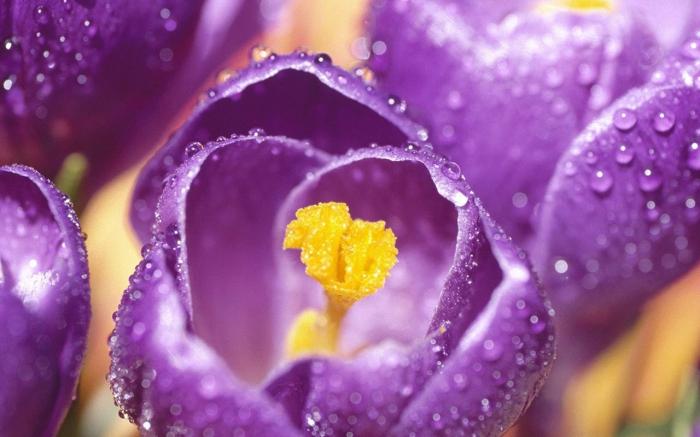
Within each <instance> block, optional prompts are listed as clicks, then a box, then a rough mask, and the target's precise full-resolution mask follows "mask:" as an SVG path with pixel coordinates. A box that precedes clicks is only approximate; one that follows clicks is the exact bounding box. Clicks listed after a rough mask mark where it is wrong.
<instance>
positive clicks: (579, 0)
mask: <svg viewBox="0 0 700 437" xmlns="http://www.w3.org/2000/svg"><path fill="white" fill-rule="evenodd" d="M563 3H564V7H567V8H569V9H581V10H587V9H612V5H611V4H610V1H609V0H563Z"/></svg>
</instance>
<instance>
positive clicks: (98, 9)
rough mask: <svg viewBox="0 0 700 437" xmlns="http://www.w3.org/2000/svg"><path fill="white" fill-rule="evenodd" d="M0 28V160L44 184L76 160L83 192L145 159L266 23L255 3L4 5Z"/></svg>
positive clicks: (51, 0) (55, 0)
mask: <svg viewBox="0 0 700 437" xmlns="http://www.w3.org/2000/svg"><path fill="white" fill-rule="evenodd" d="M224 3H227V4H224ZM268 6H270V9H269V11H274V10H275V8H276V6H275V5H274V2H273V3H272V4H270V5H268ZM269 11H268V12H269ZM0 18H3V19H2V21H0V44H2V47H1V50H0V81H1V82H0V84H1V85H2V87H1V88H0V137H2V138H3V139H4V141H2V147H0V160H1V161H2V162H23V163H31V164H32V165H34V166H36V167H37V168H40V169H42V170H43V171H44V172H46V174H50V175H55V173H56V172H57V171H58V169H59V167H60V165H61V162H62V161H63V158H65V156H67V155H68V154H69V153H71V152H80V153H84V154H86V155H87V157H88V159H89V160H90V164H91V167H90V169H89V172H90V173H89V175H88V176H89V180H90V183H91V185H90V186H89V187H88V188H90V189H94V188H95V186H96V185H97V184H99V183H102V182H104V181H105V180H106V179H107V178H108V177H110V176H113V175H114V174H115V172H116V171H120V170H123V169H124V168H125V167H126V166H127V165H129V164H133V163H134V162H135V161H137V160H138V159H139V158H141V157H142V156H143V155H145V154H146V152H147V151H148V150H150V149H151V148H152V147H153V146H154V145H155V142H156V141H158V140H159V139H160V136H161V135H163V133H164V132H163V129H164V128H165V126H166V125H167V123H168V122H169V121H170V118H171V117H172V116H173V115H174V114H175V113H176V112H177V111H178V110H180V109H181V106H182V105H183V104H184V103H186V102H187V101H188V99H190V98H191V97H192V94H193V93H194V92H195V91H196V90H197V88H198V87H200V86H201V85H202V82H203V81H204V80H205V79H207V78H208V76H209V75H211V74H212V73H213V71H214V70H215V69H216V68H217V67H218V66H219V64H220V63H221V62H222V61H223V60H225V59H226V57H227V56H228V55H230V54H231V53H232V52H233V51H234V50H235V49H236V48H238V47H240V45H241V44H242V43H243V42H245V41H246V40H247V39H249V38H251V37H252V36H253V35H254V34H255V33H256V32H257V31H259V30H260V29H261V28H262V26H263V24H264V22H265V21H266V18H265V16H264V15H263V10H262V9H261V2H259V1H233V2H221V1H218V0H198V1H182V0H176V1H163V0H159V1H153V2H147V3H142V2H138V3H134V2H125V1H113V0H110V1H105V0H91V1H76V0H42V1H8V2H4V4H3V12H2V13H0Z"/></svg>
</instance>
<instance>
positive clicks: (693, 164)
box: [688, 142, 700, 171]
mask: <svg viewBox="0 0 700 437" xmlns="http://www.w3.org/2000/svg"><path fill="white" fill-rule="evenodd" d="M688 167H690V168H691V169H692V170H698V171H700V144H698V143H697V142H693V143H692V144H691V145H690V146H688Z"/></svg>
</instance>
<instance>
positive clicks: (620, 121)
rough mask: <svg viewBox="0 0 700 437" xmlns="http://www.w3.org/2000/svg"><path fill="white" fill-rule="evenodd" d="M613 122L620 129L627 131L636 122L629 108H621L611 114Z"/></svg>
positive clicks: (635, 117)
mask: <svg viewBox="0 0 700 437" xmlns="http://www.w3.org/2000/svg"><path fill="white" fill-rule="evenodd" d="M613 124H614V125H615V127H616V128H618V129H620V130H622V131H628V130H630V129H632V128H633V127H634V125H636V124H637V116H636V115H635V114H634V111H632V110H631V109H627V108H621V109H618V110H617V111H615V113H614V114H613Z"/></svg>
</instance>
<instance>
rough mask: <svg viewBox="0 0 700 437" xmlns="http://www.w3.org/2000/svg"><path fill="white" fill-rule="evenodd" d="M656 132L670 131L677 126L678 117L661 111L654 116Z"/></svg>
mask: <svg viewBox="0 0 700 437" xmlns="http://www.w3.org/2000/svg"><path fill="white" fill-rule="evenodd" d="M653 124H654V130H656V132H659V133H662V134H663V133H666V132H668V131H670V130H671V129H672V128H673V126H674V125H675V124H676V116H675V115H673V113H672V112H668V111H659V112H657V113H656V115H654V121H653Z"/></svg>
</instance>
